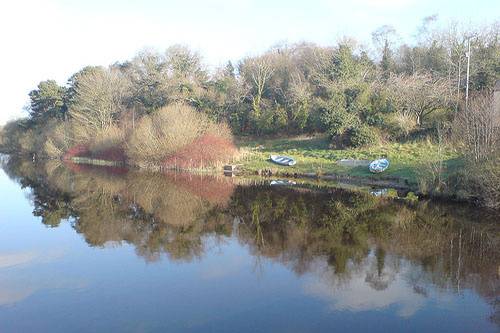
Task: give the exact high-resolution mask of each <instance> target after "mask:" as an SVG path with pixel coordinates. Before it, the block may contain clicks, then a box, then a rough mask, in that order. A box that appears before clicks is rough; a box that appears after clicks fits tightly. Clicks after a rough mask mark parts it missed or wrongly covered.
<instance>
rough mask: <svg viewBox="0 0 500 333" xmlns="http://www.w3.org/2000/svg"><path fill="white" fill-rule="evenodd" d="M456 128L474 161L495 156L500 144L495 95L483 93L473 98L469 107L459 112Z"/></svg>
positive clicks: (498, 116) (499, 115)
mask: <svg viewBox="0 0 500 333" xmlns="http://www.w3.org/2000/svg"><path fill="white" fill-rule="evenodd" d="M454 130H455V137H456V139H457V140H458V141H459V142H461V143H462V146H463V148H464V149H465V154H466V155H468V156H469V157H470V159H471V160H473V162H475V163H476V162H480V161H484V160H486V159H488V158H490V157H492V156H494V153H495V151H496V150H498V149H499V147H498V145H499V144H500V113H499V112H497V111H496V110H495V107H494V104H493V96H492V95H491V94H490V93H483V94H481V95H479V96H477V97H475V98H473V99H472V100H471V102H470V104H469V107H468V109H467V110H461V111H460V112H459V113H458V114H457V117H456V119H455V124H454Z"/></svg>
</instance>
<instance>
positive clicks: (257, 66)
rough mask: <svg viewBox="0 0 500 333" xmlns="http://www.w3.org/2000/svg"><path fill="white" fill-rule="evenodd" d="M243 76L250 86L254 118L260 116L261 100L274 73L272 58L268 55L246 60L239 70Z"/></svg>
mask: <svg viewBox="0 0 500 333" xmlns="http://www.w3.org/2000/svg"><path fill="white" fill-rule="evenodd" d="M240 71H241V72H242V74H243V76H244V77H245V78H246V79H247V81H250V83H251V85H252V89H251V95H252V96H251V98H252V106H253V112H254V117H256V118H258V117H259V116H260V114H261V104H262V98H263V95H264V92H265V90H266V89H267V86H268V84H269V80H270V79H271V76H272V75H273V73H274V66H273V63H272V57H271V55H269V54H266V55H263V56H261V57H257V58H248V59H246V60H245V61H244V62H243V63H242V66H241V68H240Z"/></svg>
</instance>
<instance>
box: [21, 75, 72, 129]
mask: <svg viewBox="0 0 500 333" xmlns="http://www.w3.org/2000/svg"><path fill="white" fill-rule="evenodd" d="M65 94H66V88H64V87H61V86H59V85H58V84H57V82H56V81H54V80H47V81H42V82H40V83H39V84H38V87H37V89H35V90H32V91H31V92H30V93H29V97H30V108H29V113H30V117H31V118H32V119H33V120H35V121H38V120H40V119H42V118H46V117H61V118H62V117H64V114H65V112H66V105H65V102H64V99H65Z"/></svg>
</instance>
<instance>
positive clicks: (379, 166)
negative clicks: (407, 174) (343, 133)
mask: <svg viewBox="0 0 500 333" xmlns="http://www.w3.org/2000/svg"><path fill="white" fill-rule="evenodd" d="M388 167H389V160H388V159H386V158H381V159H378V160H374V161H372V162H371V163H370V165H369V166H368V169H369V170H370V172H373V173H381V172H383V171H385V170H387V168H388Z"/></svg>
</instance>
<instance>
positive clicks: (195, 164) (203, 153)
mask: <svg viewBox="0 0 500 333" xmlns="http://www.w3.org/2000/svg"><path fill="white" fill-rule="evenodd" d="M236 152H237V149H236V146H235V145H234V143H233V142H232V140H230V139H226V138H222V137H219V136H216V135H213V134H205V135H202V136H200V137H199V138H197V139H196V140H194V141H193V142H192V143H190V144H188V145H186V146H184V147H182V148H181V149H179V150H177V151H176V152H175V153H174V154H172V155H170V156H168V157H167V158H166V159H165V160H164V161H163V163H162V166H163V167H165V168H179V169H191V168H204V167H212V166H216V165H218V164H220V163H225V162H227V161H230V160H231V158H232V157H233V156H234V155H235V154H236Z"/></svg>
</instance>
